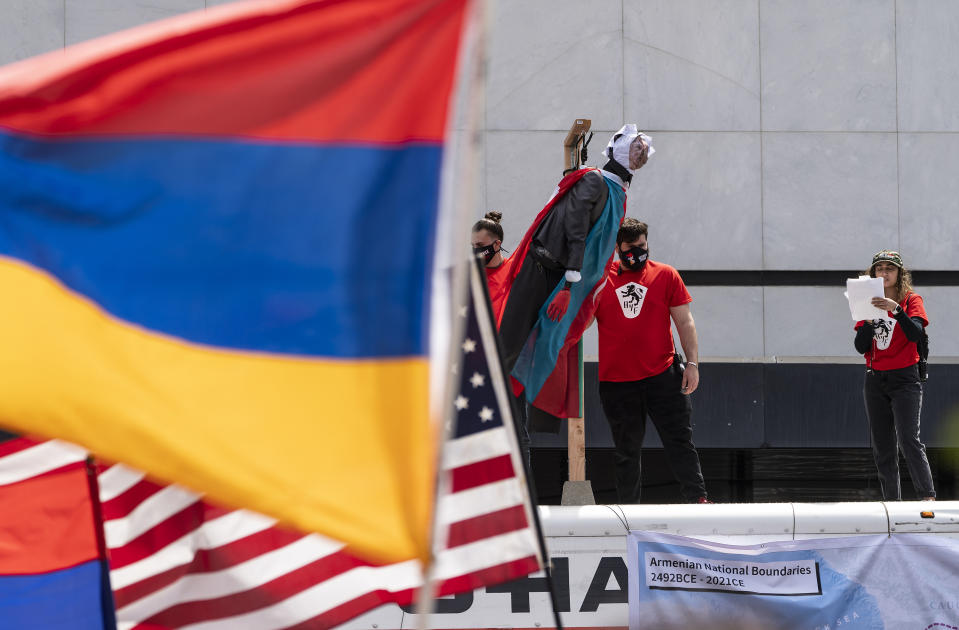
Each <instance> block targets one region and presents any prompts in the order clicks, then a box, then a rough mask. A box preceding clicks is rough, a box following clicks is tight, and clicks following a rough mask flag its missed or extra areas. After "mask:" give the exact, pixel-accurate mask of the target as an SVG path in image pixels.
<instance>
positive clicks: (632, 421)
mask: <svg viewBox="0 0 959 630" xmlns="http://www.w3.org/2000/svg"><path fill="white" fill-rule="evenodd" d="M682 382H683V368H682V367H681V366H680V365H679V364H678V363H674V364H673V365H671V366H670V367H669V368H668V369H667V370H666V371H665V372H662V373H661V374H657V375H656V376H650V377H649V378H644V379H642V380H639V381H626V382H622V383H617V382H612V381H600V383H599V399H600V401H601V402H602V404H603V411H604V412H605V413H606V419H607V420H608V421H609V428H610V429H611V430H612V433H613V443H614V444H615V446H616V452H615V463H616V494H617V496H618V497H619V502H620V503H639V497H640V490H641V488H642V483H641V475H640V471H641V468H640V455H641V451H642V446H643V437H644V436H645V434H646V414H647V413H648V414H649V417H650V418H651V419H652V421H653V425H654V426H655V427H656V431H657V432H658V433H659V437H660V439H661V440H662V441H663V447H664V448H665V449H666V457H667V460H668V462H669V467H670V470H671V471H672V473H673V476H674V477H675V478H676V479H677V480H678V481H679V483H680V487H681V490H682V493H683V497H684V498H685V499H686V501H690V502H692V501H696V500H697V499H698V498H699V497H705V496H706V484H705V483H703V473H702V469H701V468H700V465H699V454H698V453H697V452H696V446H695V445H694V444H693V429H692V425H691V423H690V417H691V415H692V412H693V405H692V403H691V402H690V400H689V396H687V395H686V394H684V393H682V391H681V387H682Z"/></svg>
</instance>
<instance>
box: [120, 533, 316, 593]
mask: <svg viewBox="0 0 959 630" xmlns="http://www.w3.org/2000/svg"><path fill="white" fill-rule="evenodd" d="M303 536H304V535H303V534H300V533H298V532H291V531H289V530H281V529H278V528H270V529H265V530H263V531H261V532H257V533H255V534H251V535H249V536H247V537H245V538H241V539H240V540H236V541H234V542H231V543H229V544H226V545H222V546H220V547H217V548H215V549H198V550H196V551H195V552H194V553H195V555H194V557H193V560H192V561H191V562H189V563H186V564H182V565H179V566H176V567H173V568H170V569H167V570H166V571H163V572H161V573H157V574H154V575H152V576H150V577H149V578H146V579H144V580H140V581H139V582H135V583H133V584H131V585H129V586H125V587H123V588H119V589H116V590H114V596H115V598H116V600H117V607H122V606H126V605H127V604H129V603H131V602H133V601H136V600H138V599H140V598H141V597H144V596H146V595H149V594H150V593H152V592H153V591H156V590H159V589H161V588H163V587H164V586H167V585H169V584H172V583H173V582H175V581H177V580H178V579H180V578H181V577H183V576H184V575H187V574H188V573H203V572H209V571H222V570H223V569H228V568H230V567H231V566H234V565H237V564H240V563H241V562H246V561H247V560H251V559H253V558H256V557H257V556H260V555H262V554H264V553H267V552H268V551H272V550H274V549H279V548H281V547H285V546H286V545H288V544H290V543H292V542H294V541H296V540H299V539H300V538H303ZM154 551H158V549H156V550H154Z"/></svg>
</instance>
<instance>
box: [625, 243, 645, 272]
mask: <svg viewBox="0 0 959 630" xmlns="http://www.w3.org/2000/svg"><path fill="white" fill-rule="evenodd" d="M619 260H620V262H622V265H623V267H625V268H626V269H628V270H630V271H639V270H640V269H642V268H643V265H645V264H646V261H647V260H649V249H643V248H642V247H631V248H630V249H627V250H626V251H625V252H624V251H623V250H619Z"/></svg>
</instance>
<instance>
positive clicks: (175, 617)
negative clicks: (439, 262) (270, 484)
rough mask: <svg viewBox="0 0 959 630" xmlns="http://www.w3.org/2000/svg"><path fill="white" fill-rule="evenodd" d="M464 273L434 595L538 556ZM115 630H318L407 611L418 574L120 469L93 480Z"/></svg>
mask: <svg viewBox="0 0 959 630" xmlns="http://www.w3.org/2000/svg"><path fill="white" fill-rule="evenodd" d="M482 283H483V280H482V279H481V278H480V276H479V274H477V273H476V270H475V269H473V270H472V275H471V287H470V289H471V290H470V295H469V298H468V301H467V303H466V304H464V305H463V306H462V307H461V309H460V311H459V314H460V316H461V317H462V318H463V323H464V335H463V343H462V344H461V346H460V348H461V350H462V356H461V357H460V365H458V367H457V374H458V376H459V379H458V380H459V385H460V386H459V391H458V393H457V395H456V397H455V401H454V405H455V408H456V413H455V427H450V429H451V431H450V439H449V440H448V441H447V443H446V445H445V449H444V458H443V471H444V473H445V481H446V483H445V484H444V486H445V488H444V489H443V490H441V496H440V497H439V499H438V501H437V506H438V508H437V519H438V539H439V548H440V550H439V551H438V552H437V553H436V561H435V566H434V572H433V577H434V580H435V581H436V583H437V584H436V591H435V593H436V595H437V596H443V595H451V594H455V593H459V592H463V591H467V590H472V589H474V588H479V587H482V586H486V585H492V584H497V583H500V582H505V581H508V580H511V579H515V578H519V577H522V576H524V575H527V574H529V573H532V572H535V571H537V570H539V569H540V567H541V553H540V549H539V544H538V541H537V538H536V534H535V530H534V529H533V515H532V512H531V507H530V501H529V495H528V491H527V484H526V479H525V474H524V472H523V470H524V469H523V464H522V461H521V459H520V456H519V451H518V445H517V443H516V437H515V432H514V429H513V425H512V415H511V413H510V405H509V399H508V398H507V392H506V388H505V384H504V379H503V376H502V374H503V372H502V368H501V367H500V363H499V356H498V351H497V347H496V340H495V337H494V335H493V327H492V323H491V317H490V313H489V307H488V305H487V303H486V296H485V293H484V291H485V285H483V284H482ZM99 480H100V498H101V501H102V504H103V507H102V510H103V518H104V530H105V533H106V541H107V547H108V548H109V553H110V563H111V573H110V578H111V581H112V583H113V590H114V596H115V598H116V606H117V618H118V622H119V624H120V627H121V628H156V627H163V628H171V627H173V628H177V627H184V626H189V627H191V628H194V627H195V628H203V629H204V630H216V629H219V628H223V629H231V628H238V627H243V628H245V627H249V628H287V627H296V628H328V627H331V626H334V625H337V624H339V623H343V622H345V621H346V620H348V619H350V618H352V617H354V616H356V615H359V614H361V613H363V612H365V611H367V610H370V609H372V608H375V607H377V606H379V605H382V604H386V603H390V602H394V603H396V604H400V605H406V604H410V603H411V602H412V601H413V600H414V598H415V596H416V592H417V589H419V587H420V586H421V584H422V567H421V565H420V564H419V562H417V561H407V562H402V563H396V564H386V565H376V564H372V563H369V562H366V561H363V560H361V559H359V558H358V557H356V556H355V555H354V554H351V553H349V552H348V551H347V550H345V549H344V548H343V545H341V544H339V543H336V542H334V541H331V540H328V539H325V538H323V537H320V536H317V535H303V534H300V533H297V532H294V531H292V530H288V529H284V528H281V527H278V526H276V524H275V522H274V521H273V520H272V519H268V518H266V517H264V516H261V515H259V514H255V513H253V512H249V511H245V510H235V511H230V510H225V509H221V508H217V507H214V506H212V505H210V504H209V503H207V502H205V501H203V500H202V498H201V497H200V496H198V495H196V494H193V493H191V492H188V491H185V490H183V489H181V488H177V487H175V486H163V485H160V484H156V483H153V482H151V481H149V480H148V479H146V478H145V477H144V475H143V474H141V473H138V472H135V471H133V470H131V469H130V468H127V467H125V466H122V465H114V466H109V467H105V468H103V469H102V471H101V472H100V475H99Z"/></svg>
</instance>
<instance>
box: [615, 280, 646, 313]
mask: <svg viewBox="0 0 959 630" xmlns="http://www.w3.org/2000/svg"><path fill="white" fill-rule="evenodd" d="M616 296H617V297H618V298H619V305H620V306H621V307H622V308H623V315H625V316H626V318H627V319H633V318H634V317H636V316H637V315H639V312H640V311H641V310H643V300H645V299H646V287H644V286H643V285H641V284H636V283H635V282H627V283H626V284H624V285H623V286H621V287H619V288H618V289H616Z"/></svg>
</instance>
